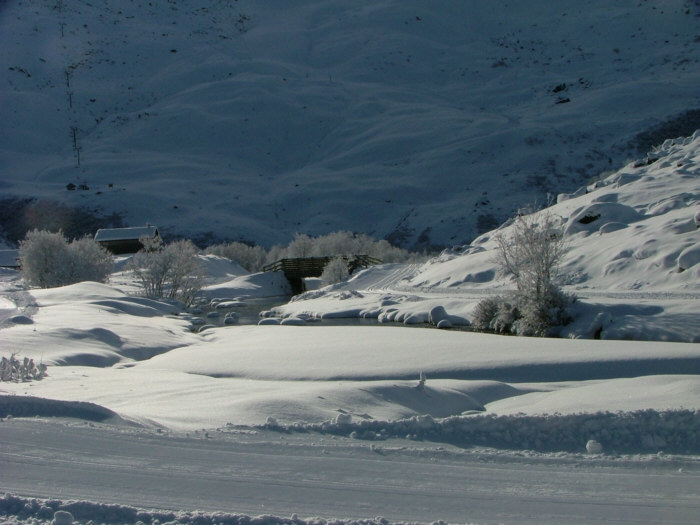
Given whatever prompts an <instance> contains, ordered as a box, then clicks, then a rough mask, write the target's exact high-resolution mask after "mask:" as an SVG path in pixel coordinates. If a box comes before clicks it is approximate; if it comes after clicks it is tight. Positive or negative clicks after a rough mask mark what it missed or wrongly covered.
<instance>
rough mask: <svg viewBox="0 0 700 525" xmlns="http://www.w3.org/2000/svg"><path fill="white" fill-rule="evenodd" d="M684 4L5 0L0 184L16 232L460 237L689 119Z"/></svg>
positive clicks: (690, 55)
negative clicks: (99, 221)
mask: <svg viewBox="0 0 700 525" xmlns="http://www.w3.org/2000/svg"><path fill="white" fill-rule="evenodd" d="M699 14H700V12H699V9H698V6H697V3H696V2H693V1H687V0H669V1H663V2H661V1H648V0H644V1H641V2H640V1H639V0H617V1H616V2H615V5H614V6H611V5H610V2H609V1H608V0H593V1H587V2H581V1H580V0H566V1H564V0H561V1H559V2H556V3H552V2H532V1H530V0H509V1H507V2H506V1H503V2H499V3H498V5H494V4H493V2H464V1H461V0H450V1H440V2H436V1H430V2H426V1H424V0H403V1H402V2H399V3H397V2H394V1H392V0H361V1H352V2H332V3H329V2H327V1H326V0H295V1H294V2H288V1H280V0H267V1H264V2H260V1H253V0H238V1H236V2H223V1H222V2H214V3H212V2H211V1H202V0H188V1H186V2H185V1H177V0H169V1H168V2H150V3H148V2H136V1H129V2H124V1H123V0H100V1H96V2H84V1H83V2H67V1H55V2H46V1H43V0H41V1H40V0H21V1H20V0H8V1H4V2H3V3H2V9H1V10H0V48H1V49H2V50H3V56H4V57H5V60H4V62H3V64H4V66H3V67H2V68H0V121H2V122H3V125H2V127H0V166H2V174H1V175H0V190H1V191H2V193H1V194H0V199H5V198H16V199H28V198H38V199H40V200H41V202H35V203H33V204H32V205H30V206H27V209H26V211H27V213H26V214H24V218H25V221H26V222H22V223H20V224H14V223H13V224H10V225H9V226H11V229H13V230H15V229H19V230H21V231H22V232H23V231H24V230H22V228H23V227H24V228H26V227H27V226H28V227H30V228H31V227H32V226H44V227H46V225H50V226H54V227H55V226H61V227H63V229H64V231H71V232H78V231H85V225H84V224H81V220H79V219H77V217H80V219H82V221H85V219H86V217H85V213H84V212H85V211H87V212H89V213H93V212H94V213H97V214H98V215H100V216H102V217H105V218H106V219H105V220H106V221H107V222H109V221H110V220H116V219H117V218H118V217H121V218H122V219H123V220H124V221H125V222H126V223H128V225H131V226H141V225H144V224H145V223H146V222H150V223H151V224H157V225H158V226H159V228H160V230H161V232H164V233H165V234H166V235H170V234H182V235H189V236H193V237H194V236H196V237H198V238H199V239H207V238H208V239H209V240H211V239H212V238H229V239H234V240H237V239H245V240H248V241H253V242H257V243H259V244H262V245H264V246H266V247H269V246H271V245H273V244H278V243H281V244H286V243H287V242H289V240H290V239H291V238H292V236H293V235H294V233H295V232H302V233H308V234H314V235H315V234H325V233H329V232H333V231H338V230H352V231H358V232H364V233H369V234H372V235H373V236H374V237H376V238H384V237H385V236H389V237H390V238H391V239H392V240H394V241H396V242H401V243H403V244H404V245H405V246H411V245H413V244H414V243H418V244H419V245H422V246H427V245H430V244H438V245H441V246H450V245H456V244H462V243H464V242H468V241H470V240H472V239H473V238H474V237H476V236H477V235H478V234H479V233H482V232H484V231H487V230H489V229H491V228H493V227H494V226H497V225H498V224H500V223H501V222H502V221H503V220H505V219H506V218H507V217H509V216H510V215H511V214H512V212H513V211H514V209H515V208H517V207H518V206H521V205H523V204H524V203H529V202H534V201H539V202H546V195H547V193H548V192H549V193H555V194H556V193H560V192H562V191H573V190H574V189H575V188H577V187H579V186H580V185H582V184H585V183H587V182H588V181H589V180H590V179H591V178H592V177H596V176H598V174H599V173H601V172H603V171H605V170H612V169H615V168H616V167H618V166H619V165H621V164H622V163H624V162H625V161H626V160H627V159H630V158H636V157H638V156H641V155H644V154H645V153H646V150H647V149H648V148H649V147H651V146H653V145H655V144H657V143H660V142H661V141H663V140H664V139H665V138H667V137H673V136H677V135H686V134H690V133H692V132H693V131H694V129H695V128H696V127H700V123H699V122H700V112H699V111H698V109H697V108H698V107H700V93H699V92H698V89H697V86H698V84H700V67H699V60H700V49H699V48H700V46H698V43H697V27H698V15H699ZM69 185H73V186H69ZM68 187H71V188H75V189H74V190H73V191H69V190H68V189H67V188H68ZM13 204H18V203H17V202H14V203H13ZM80 206H83V207H84V210H83V215H77V214H76V210H75V208H76V207H80ZM113 213H115V214H117V217H115V216H113V215H112V214H113ZM110 217H111V218H110ZM0 218H2V220H5V218H4V217H3V216H0ZM81 227H82V228H83V229H82V230H81ZM20 238H21V236H20Z"/></svg>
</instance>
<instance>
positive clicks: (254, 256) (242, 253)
mask: <svg viewBox="0 0 700 525" xmlns="http://www.w3.org/2000/svg"><path fill="white" fill-rule="evenodd" d="M205 253H209V254H213V255H218V256H219V257H226V258H227V259H231V260H232V261H235V262H237V263H238V264H240V265H241V266H242V267H243V268H245V269H246V270H248V271H249V272H251V273H253V272H259V271H260V270H262V267H263V266H265V261H266V260H267V252H266V251H265V248H263V247H262V246H250V245H248V244H245V243H242V242H229V243H224V244H217V245H214V246H210V247H208V248H207V249H206V250H205Z"/></svg>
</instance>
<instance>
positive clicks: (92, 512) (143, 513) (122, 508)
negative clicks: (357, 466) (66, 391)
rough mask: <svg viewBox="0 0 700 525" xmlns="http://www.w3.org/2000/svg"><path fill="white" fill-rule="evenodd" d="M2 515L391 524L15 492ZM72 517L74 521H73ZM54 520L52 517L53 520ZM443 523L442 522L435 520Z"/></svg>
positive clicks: (239, 524) (209, 523)
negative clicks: (175, 508) (143, 506)
mask: <svg viewBox="0 0 700 525" xmlns="http://www.w3.org/2000/svg"><path fill="white" fill-rule="evenodd" d="M0 516H2V521H3V523H4V524H6V525H23V524H27V525H28V524H30V523H31V524H33V525H48V524H49V523H51V524H55V525H65V524H64V523H63V521H62V520H68V519H69V516H70V518H72V519H74V520H76V521H77V522H79V523H88V522H91V523H103V524H105V525H117V524H119V525H138V524H143V523H159V524H160V525H220V524H222V523H225V524H226V525H390V524H391V523H392V522H390V521H389V520H387V519H384V518H381V517H379V518H376V519H363V520H359V521H358V520H353V519H348V520H346V519H330V520H327V519H324V518H300V517H299V516H297V515H296V514H294V515H292V516H291V517H288V518H284V517H281V516H273V515H259V516H249V515H245V514H230V513H226V512H204V511H165V510H163V511H159V510H144V509H139V508H136V507H131V506H128V505H119V504H110V503H97V502H92V501H71V500H69V501H63V500H56V499H38V498H31V499H30V498H23V497H19V496H15V495H13V494H4V495H3V496H2V497H0ZM72 519H71V523H73V522H72ZM52 520H53V521H52ZM435 525H443V522H435Z"/></svg>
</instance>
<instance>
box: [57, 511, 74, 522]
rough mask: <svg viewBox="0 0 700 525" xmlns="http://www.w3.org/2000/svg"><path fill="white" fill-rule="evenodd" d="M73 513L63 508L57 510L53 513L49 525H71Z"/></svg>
mask: <svg viewBox="0 0 700 525" xmlns="http://www.w3.org/2000/svg"><path fill="white" fill-rule="evenodd" d="M74 521H75V519H74V518H73V515H72V514H71V513H70V512H68V511H65V510H57V511H56V512H55V513H54V515H53V521H52V522H51V525H73V522H74Z"/></svg>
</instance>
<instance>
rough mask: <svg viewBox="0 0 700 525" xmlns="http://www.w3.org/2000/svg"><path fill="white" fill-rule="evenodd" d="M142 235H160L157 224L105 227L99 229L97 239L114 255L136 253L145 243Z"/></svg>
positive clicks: (152, 236) (154, 236)
mask: <svg viewBox="0 0 700 525" xmlns="http://www.w3.org/2000/svg"><path fill="white" fill-rule="evenodd" d="M142 237H148V238H151V239H154V238H156V237H160V233H158V228H156V227H155V226H150V225H149V226H138V227H135V228H103V229H99V230H97V233H96V234H95V241H96V242H98V243H99V244H100V245H101V246H103V247H104V248H106V249H107V250H108V251H110V252H111V253H113V254H114V255H123V254H130V253H136V252H138V251H139V250H140V249H141V248H143V244H142V243H141V238H142Z"/></svg>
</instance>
